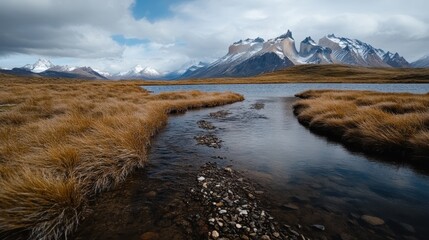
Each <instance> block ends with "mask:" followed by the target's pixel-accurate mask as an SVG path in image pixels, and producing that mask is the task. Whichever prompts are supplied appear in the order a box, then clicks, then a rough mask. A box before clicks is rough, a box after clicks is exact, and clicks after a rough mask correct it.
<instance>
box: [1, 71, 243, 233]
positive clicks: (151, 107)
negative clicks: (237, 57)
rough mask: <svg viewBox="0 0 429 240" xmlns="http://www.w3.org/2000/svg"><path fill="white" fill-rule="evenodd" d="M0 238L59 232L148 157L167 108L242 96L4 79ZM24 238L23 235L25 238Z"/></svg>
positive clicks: (208, 104) (225, 101)
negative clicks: (97, 196) (154, 92)
mask: <svg viewBox="0 0 429 240" xmlns="http://www.w3.org/2000/svg"><path fill="white" fill-rule="evenodd" d="M0 81H1V83H2V85H1V86H0V104H3V105H5V104H8V105H7V108H6V107H2V108H1V111H0V238H6V239H7V238H11V239H14V238H16V237H17V236H18V235H20V234H27V235H23V236H26V237H29V238H30V239H59V238H63V237H65V236H67V235H68V234H70V233H71V232H73V231H74V229H75V228H76V226H77V225H78V223H79V220H80V219H81V217H82V214H83V213H84V212H85V207H86V205H87V202H88V200H90V199H91V198H93V197H94V196H95V195H96V194H97V193H99V192H102V191H104V190H106V189H109V188H111V187H113V186H115V185H117V184H119V183H121V182H122V181H123V180H124V179H125V177H126V176H127V175H128V174H129V173H130V172H132V171H133V170H134V169H135V168H138V167H143V166H144V165H145V163H146V162H147V154H148V147H149V146H150V141H151V139H152V137H153V136H154V135H155V134H156V133H157V132H158V131H159V130H160V129H161V128H162V127H163V126H164V125H165V124H166V122H167V119H168V113H172V112H183V111H186V110H188V109H192V108H200V107H212V106H218V105H223V104H228V103H233V102H236V101H241V100H243V96H241V95H238V94H235V93H231V92H226V93H203V92H199V91H190V92H171V93H161V94H149V93H148V92H147V91H145V90H144V89H142V88H140V87H139V85H137V84H136V83H132V82H91V81H65V80H58V81H50V80H40V79H39V80H34V81H24V80H23V79H19V81H15V80H14V81H12V80H11V81H7V80H5V79H0ZM26 237H24V238H26Z"/></svg>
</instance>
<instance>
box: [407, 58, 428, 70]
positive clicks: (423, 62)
mask: <svg viewBox="0 0 429 240" xmlns="http://www.w3.org/2000/svg"><path fill="white" fill-rule="evenodd" d="M411 66H412V67H415V68H429V55H426V56H424V57H422V58H420V59H418V60H417V61H415V62H413V63H411Z"/></svg>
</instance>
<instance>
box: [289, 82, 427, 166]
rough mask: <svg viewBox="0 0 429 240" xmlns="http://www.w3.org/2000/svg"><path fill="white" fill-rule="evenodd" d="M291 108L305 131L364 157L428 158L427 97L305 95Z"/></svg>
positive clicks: (347, 93)
mask: <svg viewBox="0 0 429 240" xmlns="http://www.w3.org/2000/svg"><path fill="white" fill-rule="evenodd" d="M297 97H300V98H302V99H301V100H298V101H297V102H296V103H295V104H294V112H295V114H296V115H297V117H298V120H299V121H300V122H301V123H302V124H303V125H305V126H308V127H309V128H310V129H311V130H314V131H316V132H318V133H321V134H324V135H327V136H330V137H333V138H336V139H338V140H340V141H342V142H344V143H345V144H347V145H349V146H352V147H355V148H358V149H360V150H363V151H365V152H371V153H379V154H401V155H404V156H413V157H422V158H426V159H427V157H429V93H428V94H409V93H380V92H371V91H338V90H310V91H306V92H303V93H300V94H297Z"/></svg>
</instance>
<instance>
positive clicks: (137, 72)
mask: <svg viewBox="0 0 429 240" xmlns="http://www.w3.org/2000/svg"><path fill="white" fill-rule="evenodd" d="M163 76H164V74H162V73H160V72H159V71H158V70H156V69H155V68H153V67H143V66H141V65H136V66H135V67H133V68H132V69H131V70H129V71H127V72H121V73H118V74H116V75H114V78H117V79H161V78H163Z"/></svg>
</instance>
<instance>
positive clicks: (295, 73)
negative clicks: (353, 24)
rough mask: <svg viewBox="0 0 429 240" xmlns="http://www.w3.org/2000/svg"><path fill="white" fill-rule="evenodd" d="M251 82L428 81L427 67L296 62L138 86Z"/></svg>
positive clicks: (145, 83) (428, 70)
mask: <svg viewBox="0 0 429 240" xmlns="http://www.w3.org/2000/svg"><path fill="white" fill-rule="evenodd" d="M252 83H254V84H268V83H429V69H428V68H426V69H424V68H420V69H418V68H401V69H398V68H365V67H354V66H345V65H298V66H294V67H291V68H287V69H284V70H280V71H276V72H272V73H267V74H262V75H259V76H255V77H243V78H208V79H185V80H179V81H143V82H142V85H194V84H252Z"/></svg>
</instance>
